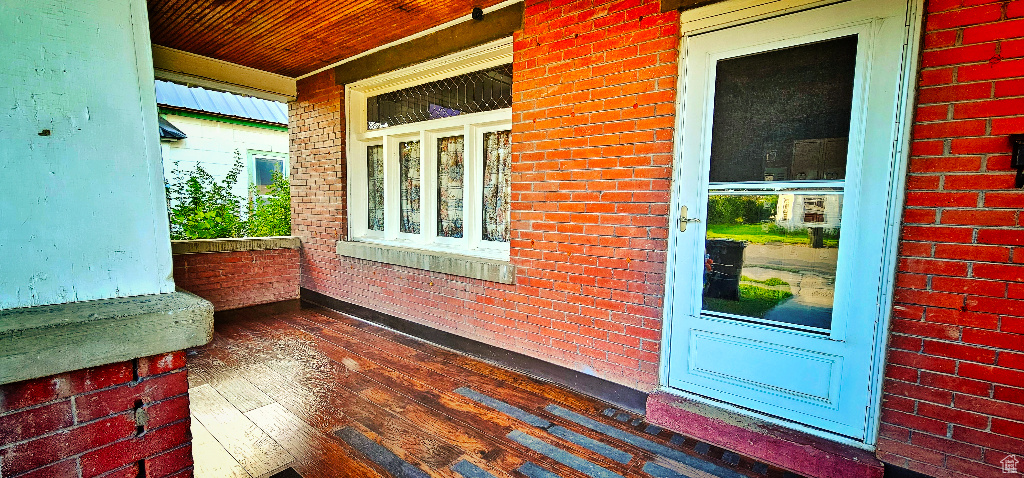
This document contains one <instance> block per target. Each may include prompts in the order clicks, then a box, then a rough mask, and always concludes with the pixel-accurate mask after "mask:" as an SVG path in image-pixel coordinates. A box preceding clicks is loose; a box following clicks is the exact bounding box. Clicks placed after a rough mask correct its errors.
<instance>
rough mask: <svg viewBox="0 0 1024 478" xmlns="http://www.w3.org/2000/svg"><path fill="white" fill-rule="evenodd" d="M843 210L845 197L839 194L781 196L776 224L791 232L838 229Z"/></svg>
mask: <svg viewBox="0 0 1024 478" xmlns="http://www.w3.org/2000/svg"><path fill="white" fill-rule="evenodd" d="M842 208H843V196H842V195H839V194H821V195H817V194H780V195H779V204H778V210H777V211H776V213H775V223H776V224H778V225H779V226H782V227H784V228H786V229H787V230H790V231H793V230H796V229H804V228H808V227H820V228H823V229H838V228H839V224H840V221H839V219H840V213H841V212H842Z"/></svg>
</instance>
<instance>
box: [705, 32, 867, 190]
mask: <svg viewBox="0 0 1024 478" xmlns="http://www.w3.org/2000/svg"><path fill="white" fill-rule="evenodd" d="M856 57H857V37H856V36H849V37H843V38H838V39H835V40H828V41H823V42H818V43H811V44H807V45H801V46H796V47H792V48H786V49H781V50H775V51H770V52H765V53H758V54H754V55H749V56H744V57H739V58H733V59H728V60H722V61H719V62H718V63H717V66H716V77H715V110H714V126H713V128H712V139H711V181H712V182H736V181H792V180H814V179H829V180H837V179H843V178H845V176H846V150H847V139H848V137H849V134H850V113H851V111H852V107H853V81H854V69H855V66H856Z"/></svg>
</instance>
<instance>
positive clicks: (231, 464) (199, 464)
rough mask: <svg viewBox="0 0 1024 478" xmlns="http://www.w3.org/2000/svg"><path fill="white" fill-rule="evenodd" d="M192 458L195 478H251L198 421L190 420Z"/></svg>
mask: <svg viewBox="0 0 1024 478" xmlns="http://www.w3.org/2000/svg"><path fill="white" fill-rule="evenodd" d="M191 428H192V457H193V460H194V461H195V477H196V478H252V475H250V474H249V473H248V472H247V471H245V468H242V465H240V464H239V463H238V461H236V460H235V458H234V457H232V456H231V454H230V453H228V451H227V450H225V449H224V447H223V446H221V444H220V442H218V441H217V439H216V438H214V437H213V435H211V434H210V432H209V430H207V429H206V427H205V426H203V424H202V423H200V422H199V420H196V419H195V418H194V417H193V418H192V427H191Z"/></svg>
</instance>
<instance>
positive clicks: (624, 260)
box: [289, 0, 679, 389]
mask: <svg viewBox="0 0 1024 478" xmlns="http://www.w3.org/2000/svg"><path fill="white" fill-rule="evenodd" d="M659 6H660V2H659V1H658V0H626V1H622V0H616V1H610V0H597V1H594V0H578V1H565V0H544V1H538V0H530V1H527V2H526V15H525V25H524V28H523V30H522V31H521V32H519V33H517V34H516V35H515V38H514V42H515V47H514V51H515V53H514V62H515V66H514V80H513V101H514V102H513V108H512V109H513V126H512V132H513V137H512V141H513V158H512V161H513V178H512V191H513V193H512V194H513V197H512V209H513V211H512V221H513V223H512V231H513V232H512V254H511V255H512V262H513V264H514V265H515V266H516V275H517V278H516V284H515V285H509V286H506V285H502V284H497V283H490V282H484V281H480V280H474V279H464V278H459V277H453V276H448V275H444V274H438V273H432V272H426V271H420V270H414V269H408V268H403V267H397V266H389V265H381V264H377V263H373V262H368V261H361V260H354V259H347V258H339V257H338V256H337V254H336V253H335V241H336V240H337V239H339V238H342V237H344V235H345V231H346V223H345V214H346V213H345V202H344V201H345V191H344V185H345V175H344V139H343V138H344V117H343V111H344V110H343V108H342V105H343V90H342V89H341V88H339V87H336V86H334V84H333V79H332V76H331V73H330V72H325V73H322V74H320V75H316V76H314V77H310V78H308V79H305V80H303V81H300V83H299V99H298V101H296V102H294V103H292V104H291V105H290V111H289V116H290V134H291V139H292V150H291V154H292V168H293V171H292V173H293V174H292V178H293V191H294V192H293V201H292V202H293V204H292V207H293V211H294V212H293V220H292V224H293V230H294V234H295V235H298V236H301V237H302V240H303V252H302V286H303V287H307V288H309V289H312V290H315V291H318V292H321V293H324V294H327V295H329V296H332V297H336V298H339V299H342V300H345V301H349V302H352V303H356V304H360V305H363V306H367V307H370V308H373V309H376V310H379V311H381V312H385V313H389V314H393V315H396V316H398V317H402V318H405V319H409V320H412V321H415V322H419V323H424V324H429V325H431V326H434V327H437V328H440V329H444V330H448V331H452V332H454V333H457V334H459V335H463V336H467V337H470V338H474V339H477V340H481V341H484V342H488V343H491V344H495V345H498V346H500V347H503V348H507V349H512V350H516V351H519V352H522V353H526V354H529V355H532V356H535V357H539V358H541V359H544V360H548V361H551V362H554V363H557V364H561V365H564V366H567V367H570V368H573V369H576V370H584V371H587V372H590V373H594V374H596V375H598V376H601V377H604V378H607V379H610V380H613V381H616V382H619V383H623V384H626V385H629V386H633V387H638V388H642V389H651V388H654V387H655V386H656V385H657V366H658V351H659V345H660V338H661V321H660V317H661V310H662V309H661V307H662V295H663V293H664V276H665V274H664V272H665V251H666V249H667V243H666V237H667V236H668V229H667V222H668V201H669V183H670V179H669V178H670V175H671V162H672V156H671V153H672V131H673V124H674V116H673V112H674V101H675V95H676V90H675V87H676V80H677V78H676V75H677V62H678V51H677V46H678V43H679V33H678V30H679V25H678V19H679V16H678V14H677V13H674V12H669V13H665V14H662V13H659Z"/></svg>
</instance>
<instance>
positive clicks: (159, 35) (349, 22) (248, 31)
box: [149, 0, 500, 77]
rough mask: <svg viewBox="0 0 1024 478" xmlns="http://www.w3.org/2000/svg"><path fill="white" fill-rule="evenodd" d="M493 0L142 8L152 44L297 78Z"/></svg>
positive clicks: (264, 1)
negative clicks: (147, 11)
mask: <svg viewBox="0 0 1024 478" xmlns="http://www.w3.org/2000/svg"><path fill="white" fill-rule="evenodd" d="M499 2H500V0H478V1H467V0H398V1H395V0H149V22H150V31H151V36H152V41H153V43H154V44H157V45H161V46H165V47H170V48H175V49H178V50H183V51H187V52H191V53H195V54H198V55H203V56H207V57H211V58H217V59H220V60H224V61H229V62H232V63H237V64H240V65H244V66H248V67H251V68H257V69H260V70H265V71H269V72H272V73H277V74H280V75H285V76H291V77H296V76H301V75H303V74H305V73H309V72H311V71H314V70H317V69H320V68H323V67H325V66H328V65H330V64H332V63H335V62H337V61H340V60H343V59H345V58H349V57H351V56H354V55H357V54H359V53H362V52H364V51H366V50H370V49H372V48H376V47H378V46H381V45H384V44H387V43H390V42H393V41H395V40H400V39H402V38H404V37H406V36H409V35H412V34H415V33H418V32H421V31H423V30H427V29H429V28H432V27H436V26H438V25H441V24H443V23H446V22H449V21H451V20H454V19H456V18H459V17H462V16H466V15H469V14H470V12H471V11H472V9H473V7H484V8H486V7H489V6H492V5H495V4H497V3H499Z"/></svg>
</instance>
